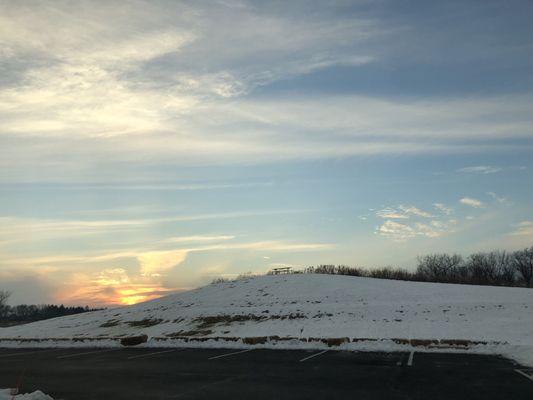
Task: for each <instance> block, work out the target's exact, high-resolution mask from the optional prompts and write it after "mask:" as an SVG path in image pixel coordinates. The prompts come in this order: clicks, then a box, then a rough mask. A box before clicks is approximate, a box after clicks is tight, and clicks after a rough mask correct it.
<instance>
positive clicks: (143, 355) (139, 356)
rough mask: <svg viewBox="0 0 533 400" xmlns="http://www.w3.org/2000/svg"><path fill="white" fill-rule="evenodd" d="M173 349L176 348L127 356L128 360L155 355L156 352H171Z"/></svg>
mask: <svg viewBox="0 0 533 400" xmlns="http://www.w3.org/2000/svg"><path fill="white" fill-rule="evenodd" d="M173 351H178V349H172V350H164V351H156V352H154V353H148V354H139V355H136V356H131V357H128V360H135V359H136V358H144V357H151V356H156V355H158V354H165V353H172V352H173Z"/></svg>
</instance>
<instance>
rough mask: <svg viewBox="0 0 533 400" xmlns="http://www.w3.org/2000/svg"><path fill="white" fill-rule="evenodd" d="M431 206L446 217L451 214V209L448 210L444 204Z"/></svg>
mask: <svg viewBox="0 0 533 400" xmlns="http://www.w3.org/2000/svg"><path fill="white" fill-rule="evenodd" d="M433 206H434V207H435V208H436V209H437V210H439V211H440V212H442V213H444V214H446V215H451V214H453V209H452V208H450V207H447V206H446V205H445V204H443V203H435V204H433Z"/></svg>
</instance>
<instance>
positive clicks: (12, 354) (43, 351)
mask: <svg viewBox="0 0 533 400" xmlns="http://www.w3.org/2000/svg"><path fill="white" fill-rule="evenodd" d="M59 350H63V349H50V350H38V351H26V352H20V353H9V354H0V358H1V357H15V356H25V355H33V354H39V353H50V352H52V351H59Z"/></svg>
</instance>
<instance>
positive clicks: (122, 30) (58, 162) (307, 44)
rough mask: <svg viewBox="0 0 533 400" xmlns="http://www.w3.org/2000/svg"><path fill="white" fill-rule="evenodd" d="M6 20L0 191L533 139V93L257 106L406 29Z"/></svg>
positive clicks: (191, 9)
mask: <svg viewBox="0 0 533 400" xmlns="http://www.w3.org/2000/svg"><path fill="white" fill-rule="evenodd" d="M139 4H140V5H139ZM4 8H5V13H3V14H2V16H0V26H2V30H1V31H0V39H1V40H0V42H1V43H2V44H1V45H0V54H1V55H2V57H3V59H4V60H5V61H6V68H4V69H3V73H4V72H5V74H4V75H5V79H4V80H3V82H6V84H5V85H4V86H2V87H1V88H0V121H1V122H0V132H1V133H0V134H1V135H2V137H3V138H5V140H4V142H3V146H2V151H3V154H2V157H1V161H0V174H1V175H0V179H2V180H4V181H13V180H17V179H21V178H22V177H26V176H32V177H34V179H39V178H44V177H46V178H47V179H48V178H49V177H50V176H54V177H56V179H63V180H66V179H74V178H75V177H79V176H83V177H84V178H87V177H88V176H89V177H92V178H94V177H102V176H104V177H105V176H107V175H109V174H116V175H118V176H122V175H127V174H128V171H129V169H128V167H129V166H130V165H139V164H148V165H168V164H172V165H206V164H209V165H220V164H228V163H231V164H240V163H266V162H268V163H271V162H276V161H279V160H300V159H316V158H330V157H345V156H358V155H379V154H413V153H417V154H418V153H446V152H452V153H458V152H482V151H485V150H487V149H492V148H494V146H495V144H494V139H498V138H500V139H503V138H505V139H510V138H515V139H520V138H522V139H524V138H526V139H530V138H531V137H532V135H533V132H532V130H531V114H530V112H529V110H530V109H531V108H532V104H533V99H532V98H531V96H527V95H513V97H512V99H511V98H510V97H509V96H506V97H505V98H503V97H499V96H497V95H494V96H492V97H486V96H485V97H483V98H481V97H478V98H475V97H471V98H469V99H466V100H465V99H464V98H460V99H450V98H446V99H438V98H428V99H427V100H425V101H419V100H408V99H406V98H402V99H401V100H400V99H398V98H392V97H391V98H382V97H381V98H377V97H372V96H369V95H364V94H344V93H343V94H342V95H339V94H336V93H327V94H324V95H323V96H320V97H319V98H316V97H313V96H302V95H298V94H297V93H293V94H286V95H284V96H283V98H276V96H265V97H254V96H245V95H248V94H250V93H253V91H254V90H255V89H257V88H260V87H264V86H266V85H269V84H271V83H273V82H277V81H280V80H287V79H290V78H293V77H296V76H303V75H306V74H309V73H312V72H316V71H320V70H324V69H327V68H331V67H334V66H344V67H346V66H348V67H352V68H355V67H358V66H369V65H371V64H372V63H374V62H376V61H379V59H380V57H382V56H383V49H382V46H372V45H371V44H372V43H376V40H378V41H384V42H386V41H387V38H389V39H390V38H394V37H395V35H396V34H397V33H398V32H404V31H405V28H404V27H402V26H394V25H391V24H390V23H384V22H383V21H381V20H379V19H378V18H369V17H368V15H369V14H367V13H362V14H360V15H357V14H353V15H351V16H350V18H349V19H345V18H334V17H332V16H331V15H329V14H328V13H326V14H323V13H319V14H320V17H317V16H316V15H315V14H314V13H310V14H309V13H301V12H294V10H293V12H289V10H285V12H283V13H280V12H279V10H277V9H276V7H275V6H271V7H269V6H265V7H255V6H252V5H247V6H245V7H239V8H235V7H232V6H229V5H227V4H223V3H221V2H219V3H214V4H209V5H207V4H204V3H202V2H195V3H190V4H184V3H172V4H171V3H154V2H139V3H136V5H135V6H131V7H125V6H122V5H121V6H118V5H116V4H115V3H106V4H100V6H99V7H94V6H93V5H92V4H91V3H90V2H78V6H77V7H74V6H73V5H71V4H69V3H63V2H54V3H50V4H47V5H46V6H38V5H35V6H33V7H31V8H30V7H28V6H25V5H24V4H19V3H18V2H13V3H10V4H9V5H6V7H4ZM141 10H142V11H141ZM57 26H59V27H61V29H54V27H57ZM228 27H231V29H229V28H228ZM377 48H378V49H379V50H376V49H377ZM394 51H396V50H394ZM383 115H387V118H382V116H383ZM206 116H207V117H206ZM488 117H490V118H488ZM509 121H512V122H509ZM465 126H468V129H464V127H465ZM435 138H438V140H433V139H435ZM528 145H529V144H527V143H526V144H521V145H520V147H521V148H523V146H528ZM497 146H498V148H502V147H507V148H514V147H516V146H517V145H514V144H512V143H511V141H508V143H506V144H502V143H499V144H497ZM513 146H514V147H513ZM117 149H120V151H117ZM110 164H111V166H112V167H111V168H110ZM497 168H498V167H490V166H474V167H466V168H464V170H465V171H467V172H468V171H470V172H478V173H491V172H495V169H497ZM103 172H105V174H104V173H103ZM133 186H134V185H133ZM141 186H142V185H141ZM147 186H150V185H147ZM156 186H157V185H155V186H154V187H153V189H154V190H160V189H162V188H163V187H164V186H157V187H156ZM189 189H198V187H197V186H195V185H191V186H190V187H189ZM200 189H201V188H200Z"/></svg>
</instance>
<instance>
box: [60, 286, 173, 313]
mask: <svg viewBox="0 0 533 400" xmlns="http://www.w3.org/2000/svg"><path fill="white" fill-rule="evenodd" d="M172 292H174V290H173V289H169V288H164V287H161V286H160V285H151V284H144V285H143V284H124V285H99V284H96V285H95V284H94V283H93V284H92V285H91V284H89V285H87V286H79V287H78V288H76V289H74V290H68V291H67V292H62V293H59V294H58V296H57V300H58V302H61V303H65V304H76V305H80V304H81V305H86V304H87V305H89V306H91V307H107V306H129V305H133V304H137V303H141V302H143V301H149V300H154V299H157V298H160V297H163V296H165V295H166V294H170V293H172Z"/></svg>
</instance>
